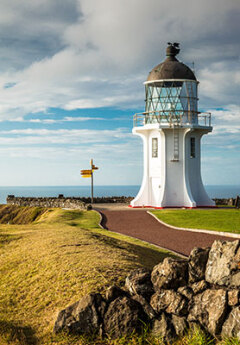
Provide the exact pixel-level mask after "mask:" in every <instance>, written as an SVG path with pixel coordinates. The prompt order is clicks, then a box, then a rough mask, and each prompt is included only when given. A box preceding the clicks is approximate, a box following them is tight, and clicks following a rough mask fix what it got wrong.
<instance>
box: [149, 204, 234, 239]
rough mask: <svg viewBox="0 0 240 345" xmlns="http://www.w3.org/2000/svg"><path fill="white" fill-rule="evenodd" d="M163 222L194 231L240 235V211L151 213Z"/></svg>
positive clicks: (160, 211) (171, 211)
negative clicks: (203, 230) (202, 230)
mask: <svg viewBox="0 0 240 345" xmlns="http://www.w3.org/2000/svg"><path fill="white" fill-rule="evenodd" d="M151 212H152V213H153V214H154V215H155V216H157V217H158V218H159V219H160V220H162V221H163V222H165V223H167V224H170V225H173V226H176V227H180V228H192V229H206V230H214V231H223V232H232V233H235V234H240V210H237V209H211V210H159V211H151Z"/></svg>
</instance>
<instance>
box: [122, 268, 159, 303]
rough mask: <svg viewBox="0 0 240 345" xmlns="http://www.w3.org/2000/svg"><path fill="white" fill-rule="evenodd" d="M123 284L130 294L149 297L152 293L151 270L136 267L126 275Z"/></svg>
mask: <svg viewBox="0 0 240 345" xmlns="http://www.w3.org/2000/svg"><path fill="white" fill-rule="evenodd" d="M125 286H126V288H127V289H128V291H129V292H130V294H131V295H142V296H144V297H145V298H147V299H149V298H150V296H151V295H152V294H153V293H154V290H153V285H152V282H151V271H150V270H147V269H145V268H139V269H136V270H134V271H132V272H130V274H129V275H128V276H127V278H126V281H125Z"/></svg>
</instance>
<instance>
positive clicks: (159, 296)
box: [150, 290, 188, 315]
mask: <svg viewBox="0 0 240 345" xmlns="http://www.w3.org/2000/svg"><path fill="white" fill-rule="evenodd" d="M150 304H151V306H152V308H153V309H154V310H155V311H156V313H161V312H162V311H166V312H167V313H168V314H175V315H186V313H187V307H188V300H187V299H186V297H184V296H183V295H181V294H180V293H178V292H176V291H174V290H161V291H158V292H156V293H155V294H154V295H153V296H152V298H151V301H150Z"/></svg>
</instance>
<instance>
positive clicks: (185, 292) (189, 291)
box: [177, 286, 193, 300]
mask: <svg viewBox="0 0 240 345" xmlns="http://www.w3.org/2000/svg"><path fill="white" fill-rule="evenodd" d="M177 292H179V293H180V294H181V295H183V296H185V297H186V298H187V299H188V300H191V299H192V297H193V291H192V289H191V288H190V287H189V286H181V287H180V288H178V289H177Z"/></svg>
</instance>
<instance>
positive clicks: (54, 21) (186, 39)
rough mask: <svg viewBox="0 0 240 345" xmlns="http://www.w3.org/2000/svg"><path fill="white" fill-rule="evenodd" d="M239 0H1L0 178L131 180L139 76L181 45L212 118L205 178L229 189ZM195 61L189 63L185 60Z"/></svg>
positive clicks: (3, 181) (237, 143)
mask: <svg viewBox="0 0 240 345" xmlns="http://www.w3.org/2000/svg"><path fill="white" fill-rule="evenodd" d="M239 18H240V1H239V0H211V1H210V0H201V1H199V0H181V1H179V0H167V1H165V0H38V1H30V0H21V1H19V0H1V1H0V161H1V169H0V185H1V186H31V185H34V186H44V185H45V186H46V185H49V186H51V185H52V186H54V185H56V186H57V185H86V184H89V180H88V179H82V178H81V177H80V170H81V169H88V168H89V161H90V159H91V158H93V160H94V163H95V165H97V166H99V170H98V171H97V172H96V173H95V183H96V184H97V185H139V184H140V183H141V179H142V170H143V168H142V165H143V157H142V142H141V139H140V138H138V137H136V136H133V134H132V125H133V121H132V120H133V115H134V113H137V112H142V111H144V96H145V95H144V85H143V82H144V81H145V80H146V79H147V76H148V73H149V71H150V70H151V69H152V68H153V67H154V66H156V65H157V64H159V63H160V62H161V61H163V60H164V58H165V49H166V45H167V42H180V47H181V52H180V54H179V55H178V58H179V60H180V61H182V62H184V63H185V64H187V65H188V66H189V67H190V68H193V66H194V71H195V74H196V76H197V79H198V80H199V81H200V84H199V109H200V111H210V112H211V113H212V119H213V120H212V123H213V127H214V128H213V132H212V133H210V134H208V135H206V136H204V138H203V140H202V177H203V181H204V183H205V184H208V185H222V184H240V183H239V171H240V154H239V151H240V150H239V149H240V140H239V139H240V135H239V133H240V104H239V103H240V40H239V32H240V21H239ZM193 63H194V64H193Z"/></svg>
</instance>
